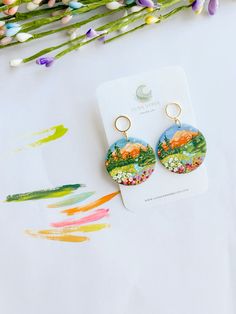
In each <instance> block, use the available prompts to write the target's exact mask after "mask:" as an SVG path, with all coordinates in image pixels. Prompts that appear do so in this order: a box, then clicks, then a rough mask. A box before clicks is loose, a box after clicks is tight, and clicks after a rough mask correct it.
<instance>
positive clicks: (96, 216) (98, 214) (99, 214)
mask: <svg viewBox="0 0 236 314" xmlns="http://www.w3.org/2000/svg"><path fill="white" fill-rule="evenodd" d="M108 215H109V209H97V210H96V211H95V212H94V213H93V214H90V215H88V216H86V217H82V218H80V219H67V220H63V221H59V222H53V223H51V226H52V227H55V228H63V227H67V226H79V225H84V224H86V223H89V222H93V221H97V220H100V219H102V218H104V217H107V216H108Z"/></svg>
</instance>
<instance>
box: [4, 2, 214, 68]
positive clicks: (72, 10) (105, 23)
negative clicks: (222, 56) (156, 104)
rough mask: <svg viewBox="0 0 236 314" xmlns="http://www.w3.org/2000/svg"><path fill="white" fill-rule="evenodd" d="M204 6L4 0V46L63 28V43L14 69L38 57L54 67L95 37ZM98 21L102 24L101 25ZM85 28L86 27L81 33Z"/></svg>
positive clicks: (15, 62)
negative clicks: (64, 35) (54, 64)
mask: <svg viewBox="0 0 236 314" xmlns="http://www.w3.org/2000/svg"><path fill="white" fill-rule="evenodd" d="M204 6H205V0H188V2H186V1H184V0H159V1H158V2H156V1H153V0H116V1H113V0H78V1H77V0H62V1H61V0H2V3H1V4H0V49H5V48H8V47H11V46H16V45H19V44H22V43H25V42H33V41H34V40H36V39H39V38H42V37H47V36H51V35H53V34H56V33H59V32H64V33H65V34H66V36H67V37H65V39H64V41H62V42H60V43H59V44H57V45H54V46H51V47H47V48H45V49H43V50H41V51H38V52H37V53H35V54H33V55H31V56H29V57H26V58H24V59H14V60H11V61H10V65H11V66H13V67H15V66H19V65H20V64H22V63H27V62H30V61H33V60H35V61H36V63H37V64H38V65H44V66H46V67H50V66H51V65H52V64H53V63H54V62H55V61H56V60H58V59H60V58H62V57H63V56H65V55H66V54H68V53H70V52H71V51H74V50H77V49H79V48H81V47H82V46H85V45H88V44H89V43H91V42H93V41H95V40H98V41H100V42H101V43H109V42H110V41H112V40H115V39H117V38H120V37H122V36H125V35H127V34H129V33H131V32H134V31H136V30H139V29H142V28H144V27H148V26H149V25H151V24H158V23H160V22H162V21H164V20H166V19H168V18H169V17H171V16H172V15H174V14H177V13H179V12H181V11H183V10H185V9H188V8H190V9H192V10H193V11H194V12H195V13H197V14H199V13H201V11H202V9H203V8H204ZM217 7H218V0H209V3H208V12H209V14H210V15H214V14H215V12H216V10H217ZM108 18H109V19H108ZM98 22H99V23H100V24H102V25H101V26H99V27H98V26H96V24H98ZM84 27H87V28H86V31H83V32H82V31H81V30H82V29H83V28H84ZM42 28H43V30H42ZM40 29H41V30H40Z"/></svg>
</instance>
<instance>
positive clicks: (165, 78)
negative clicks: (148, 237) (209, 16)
mask: <svg viewBox="0 0 236 314" xmlns="http://www.w3.org/2000/svg"><path fill="white" fill-rule="evenodd" d="M97 98H98V104H99V109H100V113H101V118H102V121H103V125H104V129H105V133H106V137H107V142H108V146H107V149H108V148H109V146H111V145H112V144H113V143H114V142H116V141H117V140H119V139H120V138H122V136H123V135H122V133H120V132H118V131H117V130H116V129H115V127H114V121H115V119H116V118H117V117H118V116H120V115H126V116H128V117H129V118H130V120H131V128H130V129H129V130H128V136H129V137H135V138H138V139H141V140H144V141H145V142H147V143H149V144H150V145H151V146H152V147H153V149H154V150H155V152H156V156H157V143H158V141H159V138H160V136H161V134H162V133H163V132H164V131H165V130H166V129H168V128H169V127H170V126H172V125H173V123H174V121H173V120H171V119H169V118H168V117H167V115H166V113H165V104H167V103H169V102H178V103H179V104H180V105H181V108H182V113H181V116H180V121H181V123H187V124H189V125H192V126H194V127H196V128H198V125H197V122H196V120H195V116H194V111H193V107H192V104H191V100H190V95H189V88H188V83H187V78H186V75H185V72H184V71H183V69H182V68H180V67H177V66H176V67H167V68H163V69H160V70H156V71H152V72H147V73H142V74H139V75H136V76H131V77H126V78H121V79H118V80H114V81H110V82H106V83H104V84H102V85H101V86H100V87H99V88H98V89H97ZM201 131H202V132H203V134H204V130H201ZM105 156H106V151H104V162H105ZM176 160H177V159H176ZM167 166H168V165H167ZM167 168H168V167H167ZM104 175H107V171H106V169H105V165H104ZM108 179H109V176H108ZM111 180H112V179H111ZM207 186H208V178H207V172H206V166H205V164H203V165H201V166H200V167H198V168H197V169H196V170H194V171H192V172H189V173H184V174H183V173H182V174H180V173H174V172H171V171H168V170H167V169H166V167H164V166H163V165H162V164H161V162H160V160H158V156H157V162H156V166H155V170H154V172H153V174H152V175H151V176H150V178H148V180H146V181H145V182H143V183H142V184H138V185H132V186H130V185H129V186H127V185H119V187H120V191H121V195H122V199H123V202H124V205H125V207H126V208H128V209H131V210H134V209H135V210H142V209H145V208H149V207H155V206H157V205H158V204H161V203H165V202H169V201H176V200H179V199H183V198H186V197H190V196H194V195H197V194H199V193H202V192H204V191H206V190H207Z"/></svg>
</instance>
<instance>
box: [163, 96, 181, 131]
mask: <svg viewBox="0 0 236 314" xmlns="http://www.w3.org/2000/svg"><path fill="white" fill-rule="evenodd" d="M170 106H174V107H176V108H177V113H176V115H172V114H170V112H169V108H170ZM165 113H166V115H167V117H168V118H170V119H172V120H174V121H175V123H176V124H178V125H179V126H180V125H181V123H180V120H179V117H180V115H181V113H182V108H181V106H180V104H179V103H177V102H170V103H168V104H166V106H165Z"/></svg>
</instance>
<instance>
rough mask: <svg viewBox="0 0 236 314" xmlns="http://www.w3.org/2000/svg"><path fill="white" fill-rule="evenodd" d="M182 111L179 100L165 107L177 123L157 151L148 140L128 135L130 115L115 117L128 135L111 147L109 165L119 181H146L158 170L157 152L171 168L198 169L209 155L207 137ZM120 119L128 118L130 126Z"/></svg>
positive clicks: (137, 182)
mask: <svg viewBox="0 0 236 314" xmlns="http://www.w3.org/2000/svg"><path fill="white" fill-rule="evenodd" d="M170 106H175V107H176V109H177V112H176V114H175V115H173V114H170ZM181 112H182V109H181V106H180V105H179V104H178V103H169V104H167V105H166V107H165V113H166V115H167V117H169V118H170V119H172V120H174V124H173V125H172V126H171V127H169V128H168V129H166V130H165V131H164V132H163V134H162V135H161V137H160V139H159V141H158V143H157V147H156V154H155V152H154V149H153V148H152V147H151V146H150V145H149V144H148V143H146V142H145V141H143V140H140V139H137V138H134V137H128V135H127V131H128V130H129V129H130V127H131V120H130V119H129V118H128V117H127V116H124V115H122V116H119V117H117V118H116V120H115V128H116V130H117V131H119V132H121V133H122V134H123V135H124V138H121V139H120V140H118V141H116V142H115V143H114V144H113V145H111V147H110V148H109V150H108V152H107V156H106V161H105V166H106V169H107V171H108V173H109V175H110V176H111V177H112V179H113V180H115V181H116V182H117V183H119V184H123V185H137V184H140V183H143V182H144V181H146V180H147V179H148V178H149V177H150V176H151V174H152V173H153V171H154V168H155V164H156V155H157V156H158V158H159V160H160V162H161V164H162V165H163V166H164V167H165V168H166V169H167V170H169V171H171V172H173V173H177V174H182V173H189V172H191V171H193V170H195V169H197V168H198V167H199V166H200V165H201V164H202V162H203V160H204V158H205V155H206V140H205V138H204V136H203V134H202V133H201V132H200V131H199V130H198V129H196V128H195V127H193V126H191V125H188V124H182V123H181V122H180V120H179V117H180V114H181ZM120 119H125V120H126V122H127V126H126V127H125V128H123V129H121V128H120V127H118V122H119V121H120Z"/></svg>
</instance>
